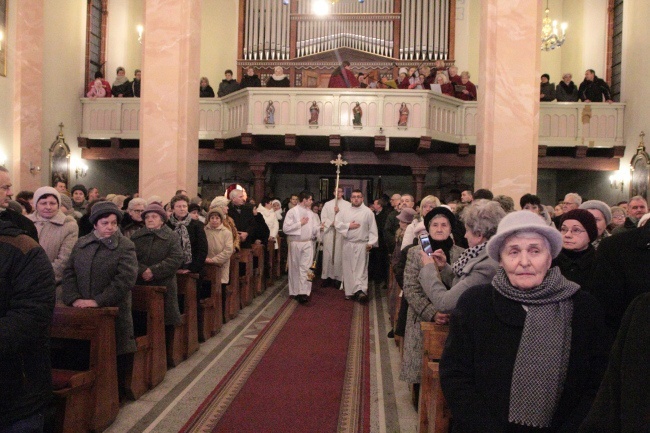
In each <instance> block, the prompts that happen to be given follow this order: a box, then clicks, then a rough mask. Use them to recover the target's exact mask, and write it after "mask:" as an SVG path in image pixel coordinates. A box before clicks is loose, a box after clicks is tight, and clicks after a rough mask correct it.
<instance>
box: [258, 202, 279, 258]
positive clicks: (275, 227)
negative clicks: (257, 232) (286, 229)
mask: <svg viewBox="0 0 650 433" xmlns="http://www.w3.org/2000/svg"><path fill="white" fill-rule="evenodd" d="M257 212H258V213H261V214H262V216H263V217H264V222H265V223H266V225H267V226H268V227H269V240H273V241H275V240H276V239H277V238H278V232H279V231H280V223H279V222H278V218H277V216H276V214H275V211H274V210H273V203H272V202H271V199H270V198H268V197H265V198H263V199H262V200H261V201H260V204H259V205H258V206H257ZM275 249H276V250H277V249H278V243H277V242H275Z"/></svg>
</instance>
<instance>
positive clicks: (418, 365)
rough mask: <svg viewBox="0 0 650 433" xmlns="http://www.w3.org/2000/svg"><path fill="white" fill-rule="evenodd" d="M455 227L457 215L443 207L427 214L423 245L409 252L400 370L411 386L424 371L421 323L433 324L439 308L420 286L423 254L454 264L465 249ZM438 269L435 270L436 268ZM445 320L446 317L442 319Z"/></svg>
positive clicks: (436, 276) (418, 379) (402, 378)
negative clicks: (457, 242)
mask: <svg viewBox="0 0 650 433" xmlns="http://www.w3.org/2000/svg"><path fill="white" fill-rule="evenodd" d="M455 224H456V217H455V216H454V214H453V213H452V212H451V211H450V210H449V209H447V208H446V207H443V206H438V207H435V208H433V209H431V210H430V211H429V212H427V214H426V216H425V217H424V227H425V228H426V229H427V232H428V233H427V234H425V236H424V237H423V238H420V245H421V246H419V247H418V246H415V247H413V248H411V249H410V250H409V251H408V257H407V259H406V267H405V269H404V286H403V287H402V288H403V290H404V298H405V299H406V301H407V302H408V311H407V313H406V329H405V332H404V355H403V358H402V366H401V371H400V379H401V380H403V381H405V382H408V383H411V384H417V385H418V386H419V383H420V373H421V371H422V330H421V329H420V322H431V321H433V320H434V316H435V315H436V312H437V310H436V308H435V307H434V306H433V304H432V303H431V299H429V297H428V296H427V294H426V292H425V291H424V289H423V288H422V284H421V283H420V277H419V276H420V271H421V270H422V268H423V267H424V264H423V262H422V256H423V255H426V256H427V257H428V255H427V253H424V252H423V251H430V252H431V254H441V255H443V256H444V257H445V260H446V261H447V263H450V264H451V263H453V262H455V261H456V260H458V258H459V257H460V255H461V254H462V252H463V251H464V250H463V248H461V247H459V246H457V245H455V243H454V239H453V237H452V235H451V231H452V227H454V225H455ZM434 268H435V267H434ZM434 272H435V273H436V275H435V276H434V277H432V278H436V279H440V277H439V276H438V275H437V269H434ZM443 319H444V320H446V319H447V318H446V317H444V316H441V317H440V320H443Z"/></svg>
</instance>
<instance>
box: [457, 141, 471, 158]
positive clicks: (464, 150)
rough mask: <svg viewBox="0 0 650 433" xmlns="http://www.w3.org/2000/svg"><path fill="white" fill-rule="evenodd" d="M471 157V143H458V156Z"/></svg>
mask: <svg viewBox="0 0 650 433" xmlns="http://www.w3.org/2000/svg"><path fill="white" fill-rule="evenodd" d="M467 155H469V143H458V156H467Z"/></svg>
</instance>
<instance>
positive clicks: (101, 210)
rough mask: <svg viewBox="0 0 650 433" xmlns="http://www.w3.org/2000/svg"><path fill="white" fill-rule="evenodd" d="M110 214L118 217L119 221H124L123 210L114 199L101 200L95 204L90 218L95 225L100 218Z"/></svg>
mask: <svg viewBox="0 0 650 433" xmlns="http://www.w3.org/2000/svg"><path fill="white" fill-rule="evenodd" d="M110 214H113V215H115V216H116V217H117V222H118V223H119V222H120V221H122V212H121V211H120V210H119V209H118V208H117V205H116V204H115V203H113V202H112V201H99V202H97V203H95V204H94V205H93V207H92V210H91V211H90V217H89V218H88V219H89V220H90V222H91V223H93V225H94V224H96V223H97V220H98V219H100V218H105V217H107V216H108V215H110Z"/></svg>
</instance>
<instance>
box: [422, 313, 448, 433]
mask: <svg viewBox="0 0 650 433" xmlns="http://www.w3.org/2000/svg"><path fill="white" fill-rule="evenodd" d="M420 328H421V329H422V379H421V384H420V404H419V409H418V414H419V419H420V422H419V424H420V427H419V430H418V431H420V432H429V431H431V432H433V431H435V432H438V431H442V432H446V431H447V430H448V429H449V411H448V410H446V409H445V408H446V404H445V402H444V396H442V392H441V391H440V377H439V376H438V375H437V374H436V375H435V376H432V374H433V373H434V372H435V373H437V364H438V361H440V358H441V357H442V351H443V350H444V348H445V341H447V335H448V334H449V325H436V324H435V323H432V322H421V323H420ZM430 363H434V364H435V368H434V369H433V370H432V369H430V368H429V365H430ZM434 391H435V392H436V394H435V395H434ZM430 413H433V414H434V415H435V417H434V418H429V414H430ZM445 423H446V424H445Z"/></svg>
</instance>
